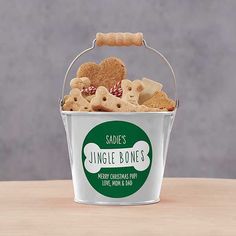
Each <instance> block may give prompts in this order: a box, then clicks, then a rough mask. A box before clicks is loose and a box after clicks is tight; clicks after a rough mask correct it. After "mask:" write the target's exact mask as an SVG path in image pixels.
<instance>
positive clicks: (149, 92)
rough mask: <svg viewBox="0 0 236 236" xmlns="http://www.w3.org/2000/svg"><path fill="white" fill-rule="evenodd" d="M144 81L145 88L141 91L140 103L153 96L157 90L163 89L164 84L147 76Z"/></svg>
mask: <svg viewBox="0 0 236 236" xmlns="http://www.w3.org/2000/svg"><path fill="white" fill-rule="evenodd" d="M142 82H143V86H144V89H143V91H142V92H141V93H140V96H139V104H143V103H144V102H145V101H146V100H148V99H149V98H151V97H152V96H153V95H154V93H155V92H158V91H161V90H162V87H163V85H162V84H160V83H158V82H156V81H153V80H150V79H147V78H143V79H142Z"/></svg>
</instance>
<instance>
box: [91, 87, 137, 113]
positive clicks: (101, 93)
mask: <svg viewBox="0 0 236 236" xmlns="http://www.w3.org/2000/svg"><path fill="white" fill-rule="evenodd" d="M90 105H91V107H92V109H93V110H94V111H108V112H133V111H136V106H135V105H133V104H131V103H129V102H126V101H124V100H122V99H120V98H118V97H116V96H114V95H112V94H110V93H109V91H108V90H107V88H105V87H104V86H100V87H98V88H97V91H96V94H95V97H94V98H93V99H92V100H91V102H90Z"/></svg>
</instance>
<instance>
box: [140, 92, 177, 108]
mask: <svg viewBox="0 0 236 236" xmlns="http://www.w3.org/2000/svg"><path fill="white" fill-rule="evenodd" d="M143 105H145V106H147V107H150V108H160V109H161V108H162V109H167V110H168V111H172V110H174V108H175V102H174V101H173V100H172V99H170V98H168V96H167V94H166V93H165V92H163V91H159V92H156V93H155V94H154V95H153V96H152V97H151V98H150V99H148V100H147V101H145V102H144V103H143Z"/></svg>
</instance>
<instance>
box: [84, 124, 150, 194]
mask: <svg viewBox="0 0 236 236" xmlns="http://www.w3.org/2000/svg"><path fill="white" fill-rule="evenodd" d="M82 161H83V167H84V172H85V175H86V177H87V179H88V181H89V183H90V184H91V185H92V187H93V188H94V189H96V191H98V192H99V193H101V194H103V195H104V196H107V197H112V198H121V197H126V196H129V195H131V194H133V193H135V192H137V191H138V190H139V189H140V188H141V187H142V185H143V184H144V183H145V181H146V179H147V177H148V174H149V172H150V168H151V163H152V146H151V142H150V140H149V138H148V136H147V135H146V133H145V132H144V131H143V130H142V129H141V128H139V127H138V126H137V125H134V124H132V123H129V122H124V121H109V122H104V123H102V124H99V125H97V126H96V127H94V128H93V129H92V130H91V131H90V132H89V133H88V134H87V136H86V138H85V140H84V143H83V148H82Z"/></svg>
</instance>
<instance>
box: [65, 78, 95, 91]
mask: <svg viewBox="0 0 236 236" xmlns="http://www.w3.org/2000/svg"><path fill="white" fill-rule="evenodd" d="M90 84H91V82H90V80H89V78H88V77H81V78H74V79H72V80H71V81H70V87H71V88H72V89H73V88H78V89H79V90H82V89H85V88H88V87H89V86H90Z"/></svg>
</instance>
